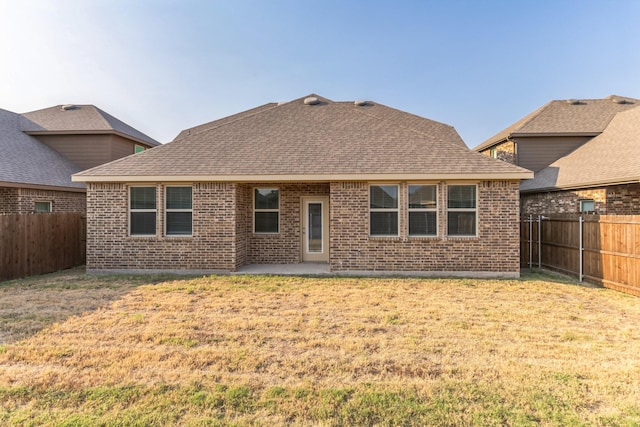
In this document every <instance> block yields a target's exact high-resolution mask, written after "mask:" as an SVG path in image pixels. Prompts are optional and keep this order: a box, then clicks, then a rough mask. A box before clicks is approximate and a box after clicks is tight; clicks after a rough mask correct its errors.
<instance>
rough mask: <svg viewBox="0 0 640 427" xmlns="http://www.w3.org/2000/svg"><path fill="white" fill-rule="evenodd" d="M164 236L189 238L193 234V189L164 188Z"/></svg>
mask: <svg viewBox="0 0 640 427" xmlns="http://www.w3.org/2000/svg"><path fill="white" fill-rule="evenodd" d="M164 215H165V221H164V226H165V235H166V236H191V235H192V233H193V188H192V187H191V186H189V187H178V186H175V187H174V186H167V187H166V188H165V210H164Z"/></svg>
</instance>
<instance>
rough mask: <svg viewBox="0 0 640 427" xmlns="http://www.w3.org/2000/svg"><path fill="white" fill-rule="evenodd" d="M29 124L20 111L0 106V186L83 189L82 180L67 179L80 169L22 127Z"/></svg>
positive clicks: (30, 124)
mask: <svg viewBox="0 0 640 427" xmlns="http://www.w3.org/2000/svg"><path fill="white" fill-rule="evenodd" d="M31 126H34V124H33V123H30V122H29V120H27V119H25V118H24V117H22V116H21V115H19V114H16V113H12V112H11V111H6V110H2V109H0V186H13V187H23V186H38V187H40V186H46V187H61V188H62V187H64V189H65V190H69V189H71V190H72V191H73V190H74V189H78V190H83V189H84V188H85V185H84V184H81V183H77V182H72V181H71V175H72V174H74V173H76V172H79V171H80V170H81V169H80V168H79V167H78V166H76V165H75V164H73V163H72V162H70V161H69V160H67V159H66V158H64V157H63V156H62V155H61V154H60V153H58V152H57V151H55V150H53V149H51V148H49V147H47V146H46V145H45V144H42V143H41V142H40V141H38V140H37V139H36V138H34V137H32V136H29V135H27V134H25V133H24V132H23V131H22V129H24V128H25V127H31Z"/></svg>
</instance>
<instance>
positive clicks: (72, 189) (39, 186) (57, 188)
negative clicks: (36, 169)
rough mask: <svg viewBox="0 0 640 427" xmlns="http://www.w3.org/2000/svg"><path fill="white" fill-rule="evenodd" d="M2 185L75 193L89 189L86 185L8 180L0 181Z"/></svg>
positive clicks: (0, 185)
mask: <svg viewBox="0 0 640 427" xmlns="http://www.w3.org/2000/svg"><path fill="white" fill-rule="evenodd" d="M0 187H10V188H29V189H34V190H49V191H69V192H74V193H86V191H87V189H86V188H84V187H65V186H62V185H43V184H28V183H24V182H8V181H0Z"/></svg>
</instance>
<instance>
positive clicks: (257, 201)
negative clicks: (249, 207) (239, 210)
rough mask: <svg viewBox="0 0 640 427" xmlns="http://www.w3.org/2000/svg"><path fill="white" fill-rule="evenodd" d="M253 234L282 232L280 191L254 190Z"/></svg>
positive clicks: (271, 189) (272, 189)
mask: <svg viewBox="0 0 640 427" xmlns="http://www.w3.org/2000/svg"><path fill="white" fill-rule="evenodd" d="M253 232H254V233H256V234H276V233H279V232H280V189H278V188H254V189H253Z"/></svg>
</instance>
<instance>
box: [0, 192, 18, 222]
mask: <svg viewBox="0 0 640 427" xmlns="http://www.w3.org/2000/svg"><path fill="white" fill-rule="evenodd" d="M18 210H19V209H18V189H17V188H6V187H0V215H2V214H13V213H18Z"/></svg>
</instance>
